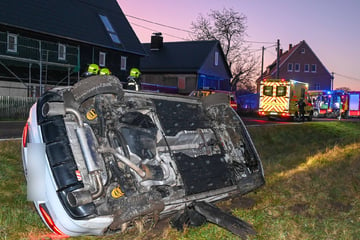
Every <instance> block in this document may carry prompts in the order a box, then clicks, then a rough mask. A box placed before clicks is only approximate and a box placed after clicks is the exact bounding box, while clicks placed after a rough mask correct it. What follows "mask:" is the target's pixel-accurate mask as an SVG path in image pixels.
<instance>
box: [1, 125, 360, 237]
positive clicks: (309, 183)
mask: <svg viewBox="0 0 360 240" xmlns="http://www.w3.org/2000/svg"><path fill="white" fill-rule="evenodd" d="M249 132H250V134H251V136H252V138H253V141H254V143H255V145H256V147H257V150H258V152H259V155H260V156H261V159H262V162H263V166H264V170H265V178H266V184H265V186H263V187H262V188H260V189H258V190H257V191H256V192H252V193H249V194H248V195H246V196H244V199H250V200H251V201H252V202H254V204H252V205H251V206H249V207H247V208H243V207H239V206H236V205H232V203H231V201H225V202H223V203H221V204H220V205H221V206H225V207H226V206H228V207H229V206H230V207H231V208H232V209H231V211H232V213H233V214H235V215H236V216H238V217H240V218H242V219H243V220H245V221H247V222H249V223H251V224H252V225H253V226H254V228H255V229H256V231H257V235H255V236H250V237H249V239H252V240H255V239H256V240H279V239H287V240H289V239H290V240H291V239H294V240H295V239H296V240H299V239H300V240H302V239H304V240H305V239H306V240H315V239H316V240H322V239H323V240H325V239H326V240H353V239H359V236H360V123H359V122H343V121H334V122H310V123H305V124H295V125H281V126H262V127H249ZM0 169H1V170H0V186H1V187H0V201H1V205H0V239H1V240H2V239H54V237H52V235H51V234H49V233H50V232H49V230H47V229H46V228H45V227H44V225H43V224H42V222H41V221H40V218H39V217H38V216H37V214H36V213H35V210H34V208H33V206H32V203H30V202H27V201H26V186H25V181H24V177H23V170H22V163H21V153H20V141H6V142H0ZM70 239H82V240H83V239H182V240H190V239H217V240H218V239H239V238H238V237H237V236H235V235H233V234H231V233H229V232H228V231H226V230H224V229H221V228H219V227H217V226H215V225H213V224H206V225H204V226H202V227H199V228H188V229H185V231H184V232H178V231H176V230H173V229H171V228H170V227H168V226H166V227H165V228H163V229H161V230H156V229H155V231H151V230H150V231H146V232H145V233H142V234H139V233H138V232H137V231H136V230H135V229H134V230H130V231H129V232H127V233H124V234H121V235H120V234H117V235H112V236H105V237H96V236H91V237H90V236H83V237H78V238H70Z"/></svg>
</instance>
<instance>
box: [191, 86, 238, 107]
mask: <svg viewBox="0 0 360 240" xmlns="http://www.w3.org/2000/svg"><path fill="white" fill-rule="evenodd" d="M215 93H222V94H226V95H227V98H228V100H229V104H230V106H231V107H232V108H233V109H234V110H235V111H236V110H237V103H236V97H235V93H234V92H230V91H225V90H212V89H201V90H195V91H192V92H191V93H190V94H189V96H192V97H200V98H201V97H207V96H209V95H210V94H215Z"/></svg>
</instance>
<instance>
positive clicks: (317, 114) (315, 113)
mask: <svg viewBox="0 0 360 240" xmlns="http://www.w3.org/2000/svg"><path fill="white" fill-rule="evenodd" d="M319 115H320V114H319V111H318V110H315V111H314V113H313V117H315V118H318V117H319Z"/></svg>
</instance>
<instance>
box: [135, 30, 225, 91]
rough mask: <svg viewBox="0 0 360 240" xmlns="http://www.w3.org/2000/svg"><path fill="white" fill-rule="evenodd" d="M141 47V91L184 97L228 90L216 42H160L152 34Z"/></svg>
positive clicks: (223, 64)
mask: <svg viewBox="0 0 360 240" xmlns="http://www.w3.org/2000/svg"><path fill="white" fill-rule="evenodd" d="M143 47H144V49H145V51H146V53H147V56H146V57H144V58H142V59H141V61H140V70H141V72H142V76H141V81H142V86H143V89H149V90H158V91H167V92H174V93H179V94H184V95H185V94H186V95H187V94H189V93H190V92H191V91H193V90H196V89H217V90H229V89H230V78H231V72H230V69H229V66H228V64H227V62H226V59H225V56H224V53H223V51H222V48H221V46H220V43H219V42H218V41H183V42H163V37H162V35H161V33H156V34H153V35H152V36H151V43H145V44H143Z"/></svg>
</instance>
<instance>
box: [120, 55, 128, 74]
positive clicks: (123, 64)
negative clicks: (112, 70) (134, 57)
mask: <svg viewBox="0 0 360 240" xmlns="http://www.w3.org/2000/svg"><path fill="white" fill-rule="evenodd" d="M126 59H127V58H126V57H124V56H121V59H120V70H124V71H125V70H126Z"/></svg>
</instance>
